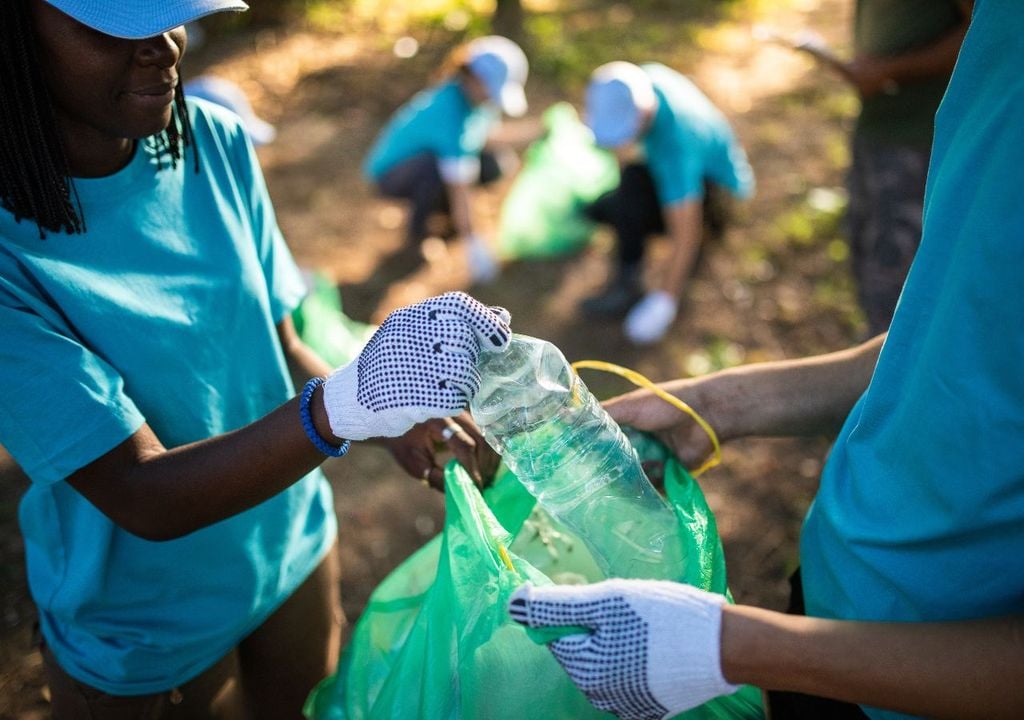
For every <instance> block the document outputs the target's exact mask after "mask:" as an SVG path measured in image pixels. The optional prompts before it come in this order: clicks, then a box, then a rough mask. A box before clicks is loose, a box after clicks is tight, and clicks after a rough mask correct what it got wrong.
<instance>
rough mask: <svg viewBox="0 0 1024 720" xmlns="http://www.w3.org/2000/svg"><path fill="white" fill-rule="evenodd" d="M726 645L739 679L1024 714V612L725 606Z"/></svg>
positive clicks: (909, 705)
mask: <svg viewBox="0 0 1024 720" xmlns="http://www.w3.org/2000/svg"><path fill="white" fill-rule="evenodd" d="M721 652H722V672H723V674H724V675H725V677H726V678H727V679H728V680H729V681H730V682H733V683H744V684H750V685H756V686H758V687H761V688H765V689H770V690H788V691H795V692H801V693H805V694H808V695H819V696H823V697H829V698H834V699H836V700H843V701H846V702H852V703H858V704H861V705H871V706H875V707H883V708H888V709H892V710H899V711H902V712H906V713H911V714H914V715H922V716H925V717H931V718H991V719H995V718H1020V717H1024V683H1022V682H1021V679H1022V678H1024V617H1008V618H999V619H991V620H978V621H973V622H950V623H866V622H841V621H837V620H822V619H819V618H809V617H802V616H794V615H784V614H782V613H777V612H770V611H768V610H761V609H759V608H754V607H748V606H740V605H737V606H724V607H723V610H722V647H721Z"/></svg>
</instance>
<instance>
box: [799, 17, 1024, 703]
mask: <svg viewBox="0 0 1024 720" xmlns="http://www.w3.org/2000/svg"><path fill="white" fill-rule="evenodd" d="M1022 24H1024V6H1021V4H1020V3H1019V2H1017V0H979V1H978V2H977V4H976V6H975V11H974V18H973V20H972V24H971V28H970V30H969V31H968V33H967V37H966V39H965V41H964V44H963V48H962V50H961V51H960V56H959V59H958V61H957V66H956V70H955V71H954V74H953V78H952V80H951V82H950V85H949V89H948V90H947V92H946V96H945V98H944V100H943V102H942V105H941V106H940V108H939V112H938V115H937V116H936V123H935V144H934V147H933V151H932V161H931V166H930V171H929V175H928V188H927V193H926V198H925V210H924V232H923V236H922V240H921V247H920V249H919V250H918V253H917V255H916V257H915V260H914V264H913V266H912V268H911V270H910V274H909V276H908V278H907V282H906V285H905V286H904V289H903V294H902V296H901V298H900V301H899V305H898V306H897V308H896V313H895V316H894V318H893V323H892V327H891V329H890V331H889V334H888V337H887V339H886V342H885V345H884V347H883V349H882V352H881V355H880V357H879V359H878V364H877V367H876V369H875V373H874V377H873V378H872V380H871V384H870V386H869V387H868V389H867V392H866V393H865V394H864V396H863V397H862V398H861V400H860V402H859V403H858V404H857V406H856V407H855V408H854V410H853V411H852V412H851V414H850V416H849V418H848V419H847V421H846V424H845V426H844V428H843V430H842V432H841V434H840V436H839V438H838V439H837V441H836V443H835V446H834V448H833V450H832V453H831V455H830V457H829V460H828V462H827V464H826V466H825V470H824V473H823V476H822V480H821V487H820V490H819V492H818V495H817V497H816V499H815V502H814V505H813V507H812V509H811V511H810V513H809V515H808V517H807V520H806V523H805V525H804V530H803V534H802V537H801V558H802V568H803V570H802V572H803V579H804V595H805V600H806V605H807V609H808V612H809V613H810V614H813V615H816V616H821V617H829V618H842V619H855V620H872V621H894V622H924V621H944V620H951V621H952V620H966V619H974V618H987V617H996V616H1003V615H1009V614H1019V613H1020V612H1021V610H1022V609H1024V604H1022V603H1024V372H1022V371H1021V358H1024V322H1022V318H1024V285H1022V283H1021V272H1022V271H1021V269H1022V268H1024V203H1021V201H1020V186H1021V181H1022V179H1024V122H1022V119H1024V76H1022V75H1021V72H1020V68H1021V67H1024V45H1022V44H1021V27H1022ZM868 713H869V714H870V715H871V716H872V717H875V718H888V717H902V716H900V715H898V714H896V713H887V712H883V711H879V710H874V709H868Z"/></svg>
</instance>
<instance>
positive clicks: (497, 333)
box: [0, 0, 509, 720]
mask: <svg viewBox="0 0 1024 720" xmlns="http://www.w3.org/2000/svg"><path fill="white" fill-rule="evenodd" d="M150 5H151V3H149V2H144V1H143V0H125V2H123V3H121V7H123V9H124V10H125V12H123V13H115V12H113V10H112V8H111V6H110V4H109V3H105V2H96V1H94V0H52V2H44V1H43V0H11V1H10V2H5V3H2V4H0V35H2V37H0V94H2V96H3V103H0V105H2V109H0V114H2V122H0V203H2V208H0V325H2V327H3V328H4V343H3V349H2V350H0V387H2V392H0V443H2V444H3V446H4V447H5V448H6V449H7V450H8V451H9V452H10V454H11V455H12V456H13V457H14V458H15V459H16V460H17V462H18V463H19V465H20V466H21V467H22V469H23V470H24V471H25V473H26V474H27V475H28V476H29V477H30V478H31V480H32V483H31V486H30V488H29V489H28V490H27V492H26V494H25V496H24V498H23V500H22V503H21V506H20V513H19V519H20V526H21V531H22V534H23V536H24V542H25V551H26V563H27V569H28V579H29V585H30V589H31V592H32V597H33V599H34V601H35V603H36V605H37V608H38V613H39V620H40V625H41V629H42V634H43V638H44V641H45V647H44V653H43V654H44V661H45V665H46V670H47V675H48V680H49V685H50V691H51V697H52V709H53V716H54V717H55V718H58V719H62V718H82V717H93V718H112V717H118V718H120V717H142V716H145V717H154V718H162V717H170V716H173V717H189V718H193V717H194V718H208V717H237V716H240V714H242V713H248V714H249V715H248V716H251V717H265V718H274V719H275V720H276V719H279V718H287V717H301V708H302V703H303V701H304V700H305V698H306V696H307V694H308V692H309V690H310V689H311V688H312V687H313V685H314V684H315V683H316V682H318V681H319V680H320V679H322V678H323V677H324V676H325V675H327V674H329V673H330V672H331V671H332V670H333V668H334V663H335V661H336V658H337V652H338V640H339V631H340V624H341V619H342V618H341V610H340V604H339V596H338V593H339V588H338V571H337V562H336V552H335V549H334V546H335V542H336V532H337V529H336V525H337V521H336V518H335V514H334V507H333V501H332V497H331V490H330V487H329V486H328V484H327V482H326V480H325V479H324V477H323V475H322V474H321V473H320V472H319V471H318V470H317V466H318V465H319V464H320V463H321V462H322V461H323V460H324V458H325V457H326V455H335V456H340V455H343V454H344V451H345V450H346V449H347V447H348V443H349V441H350V440H361V439H366V438H372V437H380V436H399V435H402V434H403V433H407V431H409V430H410V428H412V427H413V426H414V424H416V423H420V422H422V421H424V420H427V419H428V418H435V417H441V416H454V415H457V414H458V413H460V412H461V411H462V409H463V408H464V407H465V404H466V402H467V399H468V398H469V397H471V395H472V394H473V392H475V389H476V387H477V383H478V376H477V373H476V369H475V365H476V360H477V356H478V353H479V352H480V350H481V349H484V350H487V351H500V350H501V349H503V348H504V347H505V346H506V344H507V341H508V337H509V328H508V316H507V313H505V312H504V311H502V310H492V309H488V308H486V307H484V306H482V305H480V304H479V303H477V302H476V301H475V300H472V299H471V298H469V297H468V296H466V295H464V294H461V293H453V294H449V295H445V296H442V297H440V298H433V299H431V300H427V301H424V302H423V303H420V304H418V305H415V306H412V307H410V308H405V309H402V310H399V311H396V312H395V313H393V314H392V315H391V316H389V318H388V319H387V320H386V321H385V322H384V323H383V325H382V326H381V328H380V329H379V330H378V332H377V333H376V335H374V337H373V338H372V339H371V340H370V342H369V343H368V344H367V346H366V348H365V349H364V350H363V352H362V353H361V355H360V356H359V357H358V359H357V360H356V361H354V362H353V363H352V364H350V365H348V366H346V367H345V368H342V369H340V370H337V371H335V372H331V368H329V367H327V366H325V364H324V363H323V362H322V361H321V360H320V359H319V358H317V357H316V356H315V355H314V354H313V353H312V352H311V351H310V350H309V349H308V348H307V347H306V346H304V345H303V344H302V343H301V342H300V341H299V339H298V337H297V336H296V333H295V330H294V328H293V327H292V325H291V320H290V312H291V310H292V309H293V308H294V307H295V305H296V303H297V302H298V301H299V299H300V298H301V295H302V293H303V292H304V286H303V283H302V281H301V278H300V275H299V272H298V270H297V269H296V267H295V264H294V262H293V261H292V258H291V256H290V254H289V252H288V249H287V247H286V246H285V243H284V241H283V238H282V236H281V233H280V231H279V229H278V227H277V224H276V221H275V218H274V213H273V210H272V207H271V203H270V200H269V197H268V196H267V190H266V187H265V184H264V181H263V177H262V174H261V172H260V169H259V166H258V163H257V160H256V156H255V154H254V152H253V149H252V145H251V143H250V142H249V140H248V138H247V136H246V133H245V130H244V129H243V127H242V125H241V123H240V121H239V119H238V117H237V116H235V115H233V114H231V113H230V112H228V111H227V110H225V109H223V108H220V107H218V106H214V105H212V104H208V103H205V102H201V101H195V102H192V101H189V102H186V100H185V98H184V96H183V95H182V93H181V90H180V87H181V78H180V76H179V74H178V64H179V62H180V60H181V57H182V53H183V52H184V49H185V33H184V30H183V28H182V27H181V26H182V25H183V24H184V23H186V22H188V21H191V20H194V19H195V18H197V17H199V16H201V15H203V14H205V13H208V12H211V11H218V10H242V9H244V8H245V5H244V3H241V2H238V0H174V1H171V2H165V3H162V4H161V7H160V12H158V13H153V12H150V11H151V8H150ZM289 371H290V373H289ZM323 376H328V377H327V380H326V382H324V381H323ZM292 377H294V378H296V379H297V380H298V382H299V383H300V384H301V383H306V384H305V386H304V390H303V392H302V393H301V394H300V395H299V396H296V394H295V386H294V385H293V381H292ZM307 380H309V382H308V383H307V382H306V381H307ZM422 427H423V426H417V428H416V429H414V430H413V431H412V432H411V433H409V435H407V437H409V436H411V438H412V439H411V442H412V443H413V444H414V445H416V444H417V443H420V444H421V443H422V439H421V438H422V435H421V433H422V432H423V430H422ZM416 446H417V447H421V445H416Z"/></svg>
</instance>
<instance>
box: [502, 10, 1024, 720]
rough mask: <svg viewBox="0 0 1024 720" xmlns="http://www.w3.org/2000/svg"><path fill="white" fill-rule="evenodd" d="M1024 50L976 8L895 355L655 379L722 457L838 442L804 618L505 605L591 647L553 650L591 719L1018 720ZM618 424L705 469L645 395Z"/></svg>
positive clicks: (531, 595)
mask: <svg viewBox="0 0 1024 720" xmlns="http://www.w3.org/2000/svg"><path fill="white" fill-rule="evenodd" d="M1022 37H1024V8H1022V7H1021V5H1020V4H1019V3H1017V2H1014V1H1013V0H979V2H977V3H976V5H975V11H974V17H973V19H972V24H971V28H970V30H969V31H968V33H967V37H966V39H965V41H964V45H963V49H962V51H961V54H960V57H959V60H958V61H957V67H956V70H955V71H954V74H953V78H952V80H951V83H950V86H949V89H948V91H947V93H946V96H945V98H944V100H943V102H942V105H941V107H940V109H939V112H938V115H937V117H936V126H935V146H934V149H933V152H932V162H931V171H930V173H931V174H930V176H929V186H928V191H927V197H926V201H925V216H924V235H923V239H922V243H921V248H920V250H919V251H918V254H917V257H916V259H915V260H914V264H913V266H912V268H911V271H910V274H909V277H908V279H907V284H906V286H905V288H904V291H903V295H902V298H901V300H900V304H899V307H898V308H897V310H896V314H895V316H894V318H893V323H892V328H891V330H890V331H889V333H888V336H887V337H886V338H885V340H884V344H883V341H882V338H881V337H879V338H876V339H875V340H872V341H870V342H868V343H866V344H865V345H862V346H860V347H858V348H855V349H853V350H850V351H847V352H843V353H837V354H834V355H830V356H825V357H820V358H812V359H807V360H797V361H785V362H780V363H771V364H764V365H751V366H747V367H742V368H737V369H732V370H726V371H723V372H720V373H717V374H714V375H710V376H707V377H704V378H699V379H693V380H682V381H677V382H674V383H669V384H667V385H666V387H667V388H668V389H669V390H670V391H671V392H674V393H675V394H677V395H678V396H680V397H682V398H683V399H684V400H686V401H687V402H689V403H690V404H691V405H692V406H693V407H694V408H695V409H696V410H697V411H698V412H700V413H701V414H702V415H703V416H704V417H705V418H707V419H708V420H709V422H710V423H711V424H712V425H713V426H714V427H715V428H716V430H717V431H718V433H719V435H720V437H722V438H724V439H728V438H733V437H741V436H748V435H790V434H804V433H818V432H821V431H823V430H826V429H828V428H838V427H840V426H841V430H840V432H839V436H838V439H837V440H836V443H835V445H834V448H833V449H832V452H831V454H830V456H829V459H828V462H827V463H826V465H825V468H824V471H823V474H822V478H821V485H820V489H819V491H818V494H817V496H816V498H815V500H814V504H813V505H812V507H811V509H810V511H809V513H808V516H807V519H806V521H805V524H804V529H803V534H802V537H801V579H802V591H801V590H800V588H799V586H798V587H797V590H798V592H799V595H798V597H797V598H796V599H797V600H798V601H799V602H800V603H802V604H803V606H804V608H805V611H806V614H807V617H798V616H793V615H785V614H782V613H776V612H769V611H765V610H760V609H757V608H753V607H743V606H726V605H723V598H722V597H720V596H717V595H710V594H707V593H704V592H702V591H698V590H696V589H694V588H691V587H689V586H685V585H678V584H672V583H650V582H630V581H610V582H605V583H600V584H595V585H592V586H585V587H551V588H533V587H526V588H524V589H522V590H521V591H520V592H519V595H518V597H516V598H514V599H513V603H512V613H513V616H514V617H515V618H516V619H518V620H520V621H521V622H524V623H526V624H529V625H533V626H547V625H582V626H586V627H589V628H591V629H592V630H593V634H591V635H579V634H577V635H573V636H570V637H566V638H564V639H561V640H558V641H556V642H554V643H552V644H551V650H552V652H553V653H554V654H555V657H556V658H557V659H558V660H559V661H560V662H561V663H562V664H563V666H565V668H566V670H567V671H568V672H569V674H570V676H571V677H572V678H573V680H574V681H575V682H576V684H577V685H579V687H580V688H581V689H582V690H583V691H584V692H585V693H587V695H588V696H589V697H590V698H591V699H592V700H593V702H594V703H595V704H596V705H598V706H599V707H602V708H606V709H610V710H612V711H614V712H616V713H618V714H619V715H620V716H621V717H624V718H662V717H669V716H671V715H674V714H676V713H678V712H680V711H682V710H685V709H687V708H690V707H693V706H696V705H699V704H701V703H703V702H705V701H706V700H708V699H710V698H711V697H714V696H716V695H720V694H725V693H729V692H731V691H732V690H733V689H734V685H735V684H741V683H746V684H752V685H757V686H760V687H763V688H767V689H771V690H780V691H791V692H796V693H803V694H806V695H809V696H812V697H811V698H806V697H805V698H799V697H793V696H792V694H789V695H786V696H784V697H778V696H774V697H772V717H773V718H780V717H781V718H789V717H814V718H822V717H828V718H834V717H854V716H856V715H857V714H859V713H863V714H865V715H867V716H869V717H871V718H897V717H907V716H925V717H936V718H941V717H955V718H970V717H977V718H1019V717H1022V716H1024V685H1022V684H1021V682H1020V679H1021V672H1022V668H1024V552H1021V550H1022V548H1024V373H1021V371H1020V368H1021V362H1022V359H1024V325H1022V324H1021V317H1024V290H1022V285H1021V282H1020V268H1021V267H1022V266H1024V204H1022V203H1021V202H1020V176H1021V172H1022V168H1024V77H1022V76H1021V74H1020V68H1021V66H1022V64H1024V43H1022V41H1021V38H1022ZM865 388H866V390H865ZM608 409H609V411H610V412H611V414H612V416H613V417H615V419H616V420H617V421H619V422H621V423H623V424H628V425H633V426H635V427H638V428H642V429H647V430H655V431H659V432H661V433H662V434H663V435H664V436H665V437H666V439H667V440H668V441H669V442H670V443H671V444H672V446H673V447H674V448H675V449H676V452H677V453H678V454H679V456H680V457H681V458H682V459H683V460H684V461H690V462H692V461H694V460H695V459H697V458H699V457H701V456H702V455H703V454H705V453H706V452H707V447H706V440H703V439H702V435H701V431H700V430H699V429H698V428H696V427H694V426H693V425H692V424H691V423H689V422H688V421H681V420H680V418H679V416H678V414H677V413H676V411H675V410H673V409H672V408H671V407H669V406H668V405H667V404H665V403H664V402H662V401H661V400H659V399H658V398H656V397H654V396H652V395H651V394H649V393H647V392H638V393H632V394H630V395H626V396H623V397H620V398H618V399H616V400H613V401H611V402H609V404H608ZM629 633H632V635H630V637H631V638H632V642H633V643H634V644H632V645H627V644H625V643H624V642H622V641H623V639H624V638H625V636H626V635H627V634H629ZM814 697H817V698H818V700H815V699H814ZM820 698H831V699H834V700H836V701H841V702H833V703H828V702H826V701H823V700H821V699H820ZM808 703H810V704H809V705H808ZM842 703H850V704H852V703H856V704H857V705H859V706H860V707H859V708H858V707H856V706H851V705H844V704H842Z"/></svg>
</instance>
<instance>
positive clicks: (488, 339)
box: [423, 292, 512, 350]
mask: <svg viewBox="0 0 1024 720" xmlns="http://www.w3.org/2000/svg"><path fill="white" fill-rule="evenodd" d="M423 305H424V306H425V307H426V309H427V312H428V314H429V317H430V319H431V320H436V319H447V318H453V319H456V320H459V321H461V322H463V323H466V324H467V325H469V327H470V328H471V329H472V331H473V332H474V333H475V334H476V337H477V339H478V341H479V343H480V348H481V349H482V350H504V349H505V348H506V347H508V343H509V341H510V340H511V338H512V330H511V328H510V327H509V322H510V320H511V315H509V312H508V310H505V309H504V308H499V307H496V308H489V307H487V306H486V305H484V304H483V303H481V302H480V301H479V300H476V299H474V298H472V297H470V296H469V295H467V294H466V293H464V292H450V293H445V294H444V295H439V296H438V297H435V298H431V299H429V300H425V301H424V302H423Z"/></svg>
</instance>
